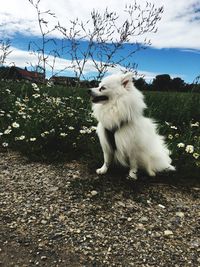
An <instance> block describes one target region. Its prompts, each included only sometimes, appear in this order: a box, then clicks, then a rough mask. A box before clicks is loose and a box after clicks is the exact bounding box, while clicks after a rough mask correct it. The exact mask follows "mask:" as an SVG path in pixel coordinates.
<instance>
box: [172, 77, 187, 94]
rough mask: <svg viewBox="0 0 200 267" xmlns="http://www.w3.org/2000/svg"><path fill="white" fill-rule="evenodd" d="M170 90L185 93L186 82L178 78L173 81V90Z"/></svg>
mask: <svg viewBox="0 0 200 267" xmlns="http://www.w3.org/2000/svg"><path fill="white" fill-rule="evenodd" d="M170 89H171V90H173V91H178V92H181V91H184V90H185V82H184V80H182V79H181V78H179V77H176V78H174V79H172V81H171V88H170Z"/></svg>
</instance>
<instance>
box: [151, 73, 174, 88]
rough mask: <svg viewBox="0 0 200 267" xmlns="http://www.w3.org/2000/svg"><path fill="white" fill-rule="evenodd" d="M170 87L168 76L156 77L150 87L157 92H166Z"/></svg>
mask: <svg viewBox="0 0 200 267" xmlns="http://www.w3.org/2000/svg"><path fill="white" fill-rule="evenodd" d="M170 86H171V77H170V76H169V74H161V75H157V76H156V77H155V78H154V79H153V82H152V87H153V89H154V90H157V91H168V90H170Z"/></svg>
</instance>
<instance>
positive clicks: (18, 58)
mask: <svg viewBox="0 0 200 267" xmlns="http://www.w3.org/2000/svg"><path fill="white" fill-rule="evenodd" d="M11 50H12V53H11V54H10V55H9V56H8V57H7V59H6V64H7V65H13V62H14V63H15V65H16V66H18V67H20V68H24V67H30V62H31V64H32V65H33V66H34V65H37V64H38V59H37V57H36V56H35V55H33V54H30V53H29V52H27V51H24V50H20V49H16V48H14V47H11ZM48 63H49V65H52V64H53V57H52V56H49V58H48ZM71 66H72V64H71V61H70V60H67V59H64V58H57V60H56V64H55V68H54V74H55V73H57V72H59V71H61V70H64V69H65V71H63V72H61V73H60V75H68V76H70V75H74V73H73V69H71ZM123 69H124V68H123V67H122V66H120V65H117V66H115V67H114V68H111V67H110V68H108V73H107V74H115V73H119V72H121V71H122V70H123ZM46 70H47V76H48V78H49V77H50V76H51V68H50V67H49V66H48V65H47V68H46ZM137 72H138V77H140V76H142V77H143V76H144V79H145V80H146V81H147V82H149V81H152V80H153V78H155V76H156V75H159V74H161V73H156V72H149V71H145V70H137ZM91 73H93V74H94V73H97V72H96V69H95V67H94V64H93V62H92V61H91V60H88V61H87V63H86V65H85V68H84V75H85V76H86V77H87V78H88V77H89V78H92V77H91ZM171 77H172V78H173V77H182V75H180V74H173V73H172V74H171ZM182 78H183V77H182Z"/></svg>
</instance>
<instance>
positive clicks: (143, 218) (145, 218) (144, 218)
mask: <svg viewBox="0 0 200 267" xmlns="http://www.w3.org/2000/svg"><path fill="white" fill-rule="evenodd" d="M148 220H149V219H148V218H147V217H145V216H144V217H141V218H140V221H141V222H148Z"/></svg>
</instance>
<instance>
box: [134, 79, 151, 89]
mask: <svg viewBox="0 0 200 267" xmlns="http://www.w3.org/2000/svg"><path fill="white" fill-rule="evenodd" d="M134 85H135V87H136V88H138V89H139V90H141V91H144V90H147V88H148V84H147V82H146V81H145V79H144V78H139V79H137V80H135V81H134Z"/></svg>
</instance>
